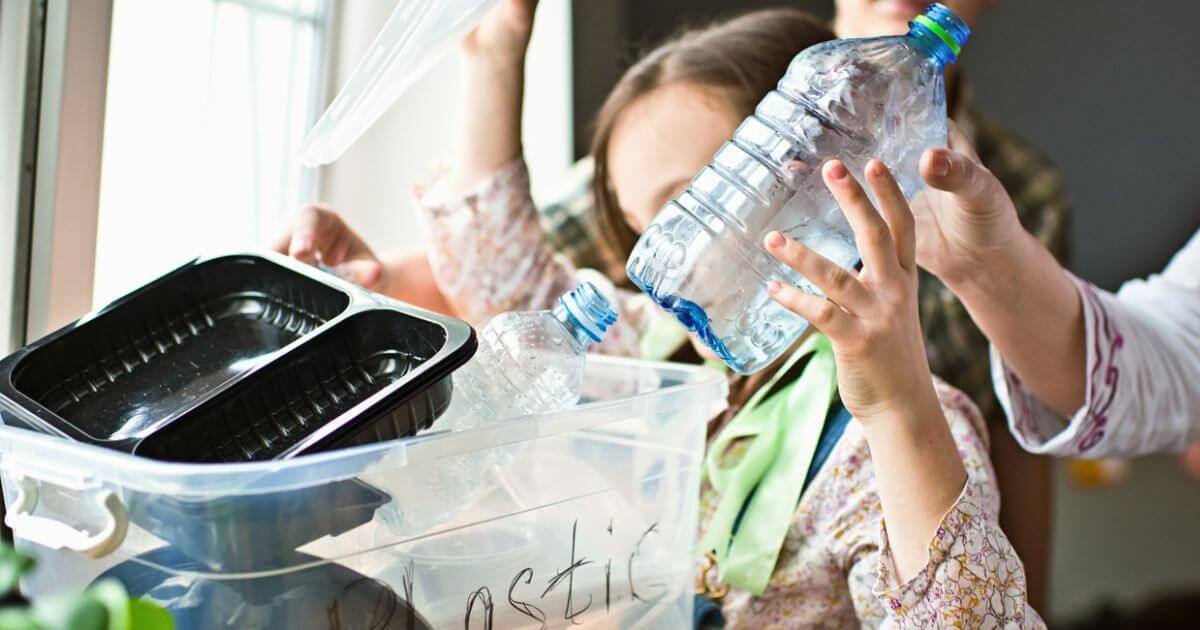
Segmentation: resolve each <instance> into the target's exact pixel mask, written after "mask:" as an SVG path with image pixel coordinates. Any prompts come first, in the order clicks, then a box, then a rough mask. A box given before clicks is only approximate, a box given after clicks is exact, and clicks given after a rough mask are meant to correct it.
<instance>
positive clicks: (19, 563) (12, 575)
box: [0, 543, 33, 597]
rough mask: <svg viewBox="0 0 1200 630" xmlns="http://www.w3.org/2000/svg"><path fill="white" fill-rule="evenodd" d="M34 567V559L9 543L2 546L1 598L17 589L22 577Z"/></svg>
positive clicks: (0, 548)
mask: <svg viewBox="0 0 1200 630" xmlns="http://www.w3.org/2000/svg"><path fill="white" fill-rule="evenodd" d="M32 566H33V558H30V557H29V556H27V555H25V554H23V553H21V552H20V551H17V550H16V549H14V548H13V547H12V546H11V545H9V544H7V543H3V544H0V597H5V596H7V595H8V594H9V593H11V592H12V591H13V590H14V589H16V588H17V585H18V584H19V583H20V581H21V576H22V575H25V574H26V573H27V572H29V569H30V568H31V567H32Z"/></svg>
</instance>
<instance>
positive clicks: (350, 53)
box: [320, 0, 572, 250]
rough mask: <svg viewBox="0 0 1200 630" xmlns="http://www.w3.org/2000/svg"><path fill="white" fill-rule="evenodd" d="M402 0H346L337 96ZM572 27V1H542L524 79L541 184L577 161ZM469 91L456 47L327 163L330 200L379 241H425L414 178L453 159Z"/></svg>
mask: <svg viewBox="0 0 1200 630" xmlns="http://www.w3.org/2000/svg"><path fill="white" fill-rule="evenodd" d="M394 7H395V2H342V3H341V7H340V12H341V13H340V16H339V17H340V19H339V20H338V30H337V33H336V35H335V36H334V42H333V46H334V50H335V54H336V67H335V70H334V74H333V81H332V85H333V86H334V87H333V89H331V90H330V92H331V94H330V97H331V98H332V96H333V95H334V94H336V92H337V88H340V86H341V85H342V83H343V82H344V81H345V80H346V79H347V78H348V76H349V74H350V73H351V72H352V71H353V70H354V68H355V66H356V65H357V64H358V61H359V59H361V58H362V55H363V53H364V52H365V50H366V48H367V46H368V45H369V44H370V43H371V40H372V39H373V38H374V36H375V34H376V33H377V32H378V31H379V29H380V27H381V26H382V25H383V23H384V22H385V21H386V20H387V18H388V16H389V15H390V14H391V11H392V9H393V8H394ZM570 33H571V16H570V3H569V2H566V1H565V0H551V1H549V2H543V3H542V5H541V7H539V9H538V17H537V24H536V26H535V29H534V35H533V42H532V44H531V46H530V52H529V61H528V68H527V75H528V78H527V80H526V88H525V94H526V98H525V120H526V125H525V134H524V142H525V150H526V159H527V160H528V161H529V165H530V170H531V172H532V174H533V186H534V189H535V192H537V191H541V190H543V189H545V188H547V187H548V186H552V185H553V182H554V181H555V180H556V179H557V178H558V177H559V176H561V175H562V174H563V173H565V172H566V170H567V169H568V168H569V166H570V160H571V147H572V136H571V89H570V85H571V55H570V50H571V49H570ZM461 93H462V86H461V85H460V79H459V66H458V59H457V53H455V54H454V55H451V56H450V57H448V58H447V59H445V60H443V61H442V62H441V63H439V64H438V65H437V66H435V67H434V68H433V70H432V71H430V72H429V74H428V75H426V76H425V77H424V78H422V79H421V80H420V81H418V82H417V83H416V84H414V85H413V87H412V88H410V89H409V91H408V92H407V93H406V94H405V95H404V96H403V97H402V98H401V99H400V101H399V102H397V103H396V105H395V106H394V107H393V108H392V109H391V111H389V112H388V113H387V114H385V115H384V117H383V118H382V119H380V121H379V122H378V123H376V124H375V126H374V127H372V128H371V129H369V130H368V131H367V132H366V133H365V134H364V135H363V137H361V138H359V140H358V142H356V143H355V144H354V145H353V146H352V147H351V148H350V149H349V150H348V151H347V152H346V154H345V155H343V156H342V157H341V158H340V159H339V160H337V161H336V162H334V163H333V164H332V165H330V166H328V167H326V168H325V172H324V173H323V176H322V178H321V193H320V194H321V200H322V201H326V202H328V203H330V204H331V205H332V206H333V207H334V208H336V209H337V210H339V211H340V212H342V213H343V214H344V215H345V216H347V217H348V218H349V220H350V222H351V224H352V225H353V226H354V227H355V229H357V230H358V231H359V232H360V233H362V234H364V235H366V237H367V239H368V240H369V241H370V243H371V244H372V246H373V247H375V248H376V249H377V250H385V249H389V248H395V247H401V246H407V245H416V244H420V242H421V240H422V231H421V229H420V226H419V221H418V219H417V217H416V215H415V213H414V204H413V199H412V187H413V185H414V183H416V182H418V181H420V180H421V179H422V177H423V176H424V175H425V174H426V173H427V172H428V170H429V168H430V167H431V166H432V165H433V164H435V163H436V162H438V161H439V160H446V159H449V157H450V153H451V148H452V146H453V144H452V138H453V137H454V136H453V134H454V132H455V121H456V120H457V117H456V116H457V113H458V110H457V107H458V98H459V95H460V94H461ZM534 121H536V122H534Z"/></svg>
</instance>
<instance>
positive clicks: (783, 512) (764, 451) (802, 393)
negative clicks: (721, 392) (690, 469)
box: [700, 334, 837, 595]
mask: <svg viewBox="0 0 1200 630" xmlns="http://www.w3.org/2000/svg"><path fill="white" fill-rule="evenodd" d="M809 355H811V358H810V359H809V361H808V364H807V365H806V366H805V367H804V371H803V373H802V374H801V375H800V377H799V378H797V379H796V380H795V381H793V382H791V383H788V384H787V385H785V386H784V387H783V389H781V390H779V391H778V392H776V393H775V394H774V395H772V396H771V397H770V398H767V399H766V400H763V397H764V396H765V395H766V394H767V392H770V391H772V390H773V389H774V388H775V386H776V385H777V383H778V380H779V379H780V378H781V377H782V376H783V375H784V374H786V373H787V372H788V371H789V370H790V369H791V368H792V367H793V366H794V365H795V364H796V362H798V361H800V360H801V359H803V358H805V357H807V356H809ZM836 393H837V374H836V370H835V366H834V359H833V347H832V346H831V345H830V343H829V338H828V337H826V336H824V335H820V334H814V335H813V336H811V337H809V338H808V339H807V340H806V341H805V342H804V344H803V345H801V346H800V348H799V349H798V350H797V351H796V352H795V353H793V354H792V356H791V357H789V358H788V360H787V362H786V363H785V364H784V365H783V367H782V368H781V369H780V370H779V371H778V373H776V375H775V376H774V378H772V379H771V381H770V382H768V383H767V384H765V385H764V386H763V387H761V388H759V389H758V391H757V392H755V394H754V396H753V397H752V398H751V399H750V401H749V402H748V403H747V404H746V406H745V407H743V408H742V410H741V411H740V412H738V414H737V415H735V416H734V417H733V419H732V420H730V422H729V424H728V426H726V427H725V429H724V430H722V431H721V434H720V435H719V436H718V437H717V439H716V440H715V441H714V442H713V444H712V445H711V446H710V447H709V450H708V454H707V456H706V457H705V462H704V467H705V473H706V475H707V476H708V480H709V483H711V484H712V486H713V488H714V489H715V490H716V491H717V493H718V495H719V496H720V498H719V499H718V504H717V509H716V512H715V513H714V514H713V518H712V520H711V521H710V522H709V525H708V530H707V531H706V532H705V535H704V538H703V539H702V540H701V541H700V545H701V550H702V551H709V550H712V551H713V552H714V554H715V555H716V558H717V567H718V570H719V579H720V580H721V581H723V582H726V583H728V584H730V585H731V586H736V587H738V588H740V589H743V590H746V591H749V592H751V593H754V594H755V595H761V594H762V592H763V590H764V589H766V587H767V583H768V582H769V581H770V579H771V573H772V571H774V569H775V562H776V559H777V558H778V556H779V550H780V549H781V548H782V547H783V540H784V538H785V537H786V536H787V531H788V527H789V526H790V525H791V522H792V515H793V514H794V513H795V511H796V504H797V502H798V501H799V500H800V492H801V490H802V489H803V487H804V478H805V475H806V474H807V473H808V468H809V466H810V464H811V463H812V459H813V454H814V453H815V452H816V449H817V443H818V441H819V440H820V437H821V428H822V426H823V425H824V422H825V418H826V416H827V415H828V414H829V406H830V404H831V403H832V401H833V397H834V395H835V394H836ZM737 440H750V443H749V445H748V446H747V448H746V450H745V454H744V455H743V456H742V457H741V458H740V459H739V460H738V461H737V462H736V463H734V464H733V465H732V466H729V467H727V468H725V467H722V466H721V465H720V461H721V457H722V455H723V454H724V452H725V451H726V449H727V448H728V447H729V446H730V445H731V444H733V443H734V442H735V441H737ZM752 495H753V496H752ZM747 500H749V503H747ZM739 515H741V518H740V520H739ZM735 525H736V526H737V531H736V532H734V527H735Z"/></svg>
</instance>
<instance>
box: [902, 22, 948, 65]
mask: <svg viewBox="0 0 1200 630" xmlns="http://www.w3.org/2000/svg"><path fill="white" fill-rule="evenodd" d="M908 39H909V40H910V41H911V42H912V45H913V47H914V48H916V49H917V50H919V51H921V52H923V53H925V55H926V56H927V57H929V59H930V60H931V61H932V62H933V63H934V64H935V65H936V66H937V68H938V70H944V69H945V67H946V65H947V64H952V63H954V62H955V60H957V58H958V57H957V55H955V54H954V51H953V50H951V49H950V47H949V46H947V45H946V42H944V41H942V39H941V38H940V37H938V36H937V35H934V34H933V33H932V32H931V31H930V30H929V29H927V28H925V27H922V26H919V25H916V24H914V25H913V27H912V28H911V29H909V31H908Z"/></svg>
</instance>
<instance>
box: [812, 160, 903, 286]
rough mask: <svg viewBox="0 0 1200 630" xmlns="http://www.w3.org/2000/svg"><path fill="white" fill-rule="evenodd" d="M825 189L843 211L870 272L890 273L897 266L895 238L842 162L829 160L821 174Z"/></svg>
mask: <svg viewBox="0 0 1200 630" xmlns="http://www.w3.org/2000/svg"><path fill="white" fill-rule="evenodd" d="M822 175H824V177H825V185H826V186H827V187H828V188H829V192H831V193H833V198H834V199H836V200H837V202H838V205H839V206H841V207H842V213H843V214H845V215H846V220H847V221H849V222H850V227H851V228H852V229H853V230H854V240H855V242H857V244H858V252H859V255H861V256H862V259H863V263H864V265H865V266H866V268H867V269H880V270H882V269H890V268H893V267H895V266H896V263H895V260H896V255H895V250H894V247H893V245H892V235H891V232H889V231H888V226H887V223H885V222H884V221H883V218H882V217H880V216H879V213H878V212H876V211H875V206H872V205H871V200H870V198H868V197H867V193H866V191H864V190H863V189H862V186H859V185H858V182H857V181H855V180H854V177H853V176H851V175H850V171H849V170H847V169H846V165H845V164H843V163H842V162H841V160H830V161H829V162H827V163H826V164H825V168H824V169H823V171H822Z"/></svg>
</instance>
